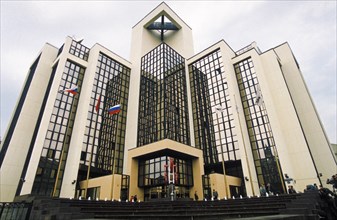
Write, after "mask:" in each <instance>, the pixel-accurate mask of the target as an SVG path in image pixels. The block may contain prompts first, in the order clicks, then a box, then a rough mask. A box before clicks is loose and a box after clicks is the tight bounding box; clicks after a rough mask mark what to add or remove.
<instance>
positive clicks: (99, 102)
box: [95, 95, 101, 112]
mask: <svg viewBox="0 0 337 220" xmlns="http://www.w3.org/2000/svg"><path fill="white" fill-rule="evenodd" d="M100 104H101V95H100V96H99V97H98V100H97V104H96V107H95V110H96V112H98V111H99V106H100Z"/></svg>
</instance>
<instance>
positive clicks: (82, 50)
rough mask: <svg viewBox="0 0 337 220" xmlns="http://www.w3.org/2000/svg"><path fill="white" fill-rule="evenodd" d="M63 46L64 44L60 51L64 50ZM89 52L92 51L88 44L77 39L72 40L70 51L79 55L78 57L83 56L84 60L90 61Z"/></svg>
mask: <svg viewBox="0 0 337 220" xmlns="http://www.w3.org/2000/svg"><path fill="white" fill-rule="evenodd" d="M62 48H63V46H62V47H61V49H60V51H59V52H61V51H62ZM89 52H90V49H89V48H87V47H86V46H84V45H82V44H80V43H78V42H76V41H74V40H73V41H72V42H71V46H70V49H69V53H70V54H72V55H74V56H76V57H78V58H81V59H82V60H85V61H88V58H89Z"/></svg>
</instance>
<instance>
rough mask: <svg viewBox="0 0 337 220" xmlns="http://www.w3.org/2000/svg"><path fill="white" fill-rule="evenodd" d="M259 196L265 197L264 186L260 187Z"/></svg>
mask: <svg viewBox="0 0 337 220" xmlns="http://www.w3.org/2000/svg"><path fill="white" fill-rule="evenodd" d="M260 194H261V196H266V188H265V187H264V185H261V186H260Z"/></svg>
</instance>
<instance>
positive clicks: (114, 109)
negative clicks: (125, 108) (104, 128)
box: [108, 104, 121, 115]
mask: <svg viewBox="0 0 337 220" xmlns="http://www.w3.org/2000/svg"><path fill="white" fill-rule="evenodd" d="M120 111H121V105H120V104H119V105H115V106H112V107H111V108H109V109H108V112H109V114H110V115H113V114H118V113H119V112H120Z"/></svg>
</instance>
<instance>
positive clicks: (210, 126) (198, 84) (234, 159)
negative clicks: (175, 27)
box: [189, 49, 243, 178]
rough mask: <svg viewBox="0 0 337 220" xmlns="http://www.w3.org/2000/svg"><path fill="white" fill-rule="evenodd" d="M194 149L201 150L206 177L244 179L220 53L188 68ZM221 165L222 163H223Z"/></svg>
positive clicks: (213, 54) (205, 57)
mask: <svg viewBox="0 0 337 220" xmlns="http://www.w3.org/2000/svg"><path fill="white" fill-rule="evenodd" d="M189 73H190V81H191V94H192V95H191V96H192V108H193V122H194V123H193V124H194V132H195V145H196V147H197V148H199V149H201V150H203V155H204V161H205V173H206V174H209V173H211V172H218V173H223V170H224V169H225V171H226V174H227V175H231V176H236V177H239V178H242V177H243V174H242V166H241V158H240V153H239V146H238V141H237V133H236V132H235V125H234V121H233V120H234V119H233V107H232V104H231V100H230V97H229V93H228V84H227V79H226V73H225V72H224V67H223V63H222V55H221V51H220V49H217V50H215V51H213V52H211V53H209V54H207V55H205V56H204V57H202V58H200V59H199V60H197V61H195V62H193V63H192V64H190V65H189ZM223 162H224V163H223Z"/></svg>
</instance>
